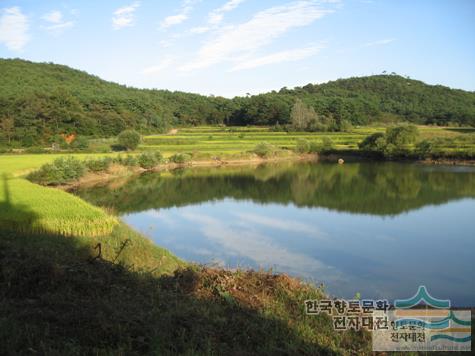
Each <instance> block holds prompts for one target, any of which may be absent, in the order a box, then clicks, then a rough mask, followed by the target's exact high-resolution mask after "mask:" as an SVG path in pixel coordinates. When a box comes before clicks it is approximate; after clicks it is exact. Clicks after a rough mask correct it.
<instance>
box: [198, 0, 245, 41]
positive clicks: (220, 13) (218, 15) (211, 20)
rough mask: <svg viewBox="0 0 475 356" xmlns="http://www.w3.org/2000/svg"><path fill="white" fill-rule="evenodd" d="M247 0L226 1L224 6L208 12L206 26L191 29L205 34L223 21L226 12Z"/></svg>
mask: <svg viewBox="0 0 475 356" xmlns="http://www.w3.org/2000/svg"><path fill="white" fill-rule="evenodd" d="M244 1H246V0H230V1H228V2H226V3H225V4H224V5H223V6H221V7H219V8H217V9H214V10H213V11H211V12H210V13H209V14H208V24H207V25H206V26H199V27H194V28H192V29H191V30H190V33H192V34H198V35H200V34H203V33H206V32H209V31H211V30H215V29H217V28H218V27H219V24H220V23H221V22H222V21H223V18H224V14H225V13H226V12H229V11H232V10H234V9H235V8H236V7H238V6H239V4H241V3H243V2H244Z"/></svg>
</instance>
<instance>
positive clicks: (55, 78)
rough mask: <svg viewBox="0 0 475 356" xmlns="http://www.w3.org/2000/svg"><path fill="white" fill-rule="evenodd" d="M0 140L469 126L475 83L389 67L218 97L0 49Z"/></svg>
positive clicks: (473, 119) (31, 142)
mask: <svg viewBox="0 0 475 356" xmlns="http://www.w3.org/2000/svg"><path fill="white" fill-rule="evenodd" d="M0 74H1V78H2V81H1V84H0V146H1V145H4V146H15V145H18V146H19V145H21V146H35V145H42V144H46V143H50V142H51V141H54V140H55V138H57V136H58V135H67V134H71V133H74V134H77V135H86V136H91V137H110V136H115V135H117V134H118V133H120V132H122V131H123V130H126V129H135V130H137V131H139V132H141V133H151V132H163V131H166V130H168V129H169V128H171V127H174V126H180V125H203V124H220V125H270V126H273V127H274V128H275V129H276V130H279V129H292V130H305V131H344V130H346V129H348V128H349V127H351V125H366V124H370V123H372V122H383V121H386V122H392V121H408V122H412V123H418V124H437V125H447V124H453V125H464V126H467V125H471V126H475V93H473V92H466V91H463V90H455V89H450V88H447V87H443V86H439V85H436V86H433V85H427V84H425V83H423V82H420V81H416V80H412V79H409V78H404V77H402V76H398V75H395V74H391V75H386V74H385V75H375V76H369V77H359V78H349V79H339V80H336V81H333V82H328V83H325V84H308V85H305V86H303V87H296V88H294V89H288V88H282V89H280V90H279V91H272V92H270V93H265V94H260V95H254V96H245V97H235V98H233V99H227V98H223V97H219V96H203V95H198V94H191V93H184V92H177V91H175V92H171V91H168V90H149V89H137V88H132V87H127V86H123V85H119V84H115V83H111V82H107V81H104V80H101V79H100V78H98V77H96V76H93V75H90V74H88V73H86V72H82V71H78V70H74V69H71V68H69V67H67V66H63V65H56V64H52V63H33V62H29V61H24V60H20V59H0Z"/></svg>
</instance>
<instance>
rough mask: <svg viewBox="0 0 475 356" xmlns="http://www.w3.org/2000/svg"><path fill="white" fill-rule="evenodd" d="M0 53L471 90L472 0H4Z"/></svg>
mask: <svg viewBox="0 0 475 356" xmlns="http://www.w3.org/2000/svg"><path fill="white" fill-rule="evenodd" d="M0 57H2V58H15V57H18V58H23V59H28V60H32V61H39V62H54V63H59V64H66V65H68V66H71V67H73V68H77V69H81V70H85V71H87V72H89V73H92V74H95V75H98V76H100V77H101V78H103V79H106V80H110V81H114V82H118V83H121V84H126V85H130V86H136V87H141V88H142V87H146V88H159V89H170V90H182V91H189V92H196V93H201V94H207V95H208V94H214V95H223V96H228V97H229V96H234V95H245V94H246V93H252V94H255V93H259V92H265V91H270V90H273V89H275V90H278V89H280V88H281V87H283V86H287V87H294V86H297V85H298V86H300V85H305V84H307V83H320V82H324V81H328V80H334V79H337V78H343V77H350V76H361V75H370V74H379V73H382V72H383V71H387V72H389V73H390V72H396V73H398V74H401V75H407V76H410V77H411V78H414V79H420V80H423V81H425V82H427V83H431V84H443V85H447V86H450V87H454V88H461V89H466V90H472V91H474V90H475V65H474V64H475V1H472V0H412V1H411V0H392V1H390V0H326V1H325V0H322V1H316V0H302V1H291V0H176V1H171V0H170V1H166V0H162V1H152V0H141V1H124V0H122V1H97V0H96V1H92V0H83V1H73V0H63V1H48V0H45V1H36V0H0Z"/></svg>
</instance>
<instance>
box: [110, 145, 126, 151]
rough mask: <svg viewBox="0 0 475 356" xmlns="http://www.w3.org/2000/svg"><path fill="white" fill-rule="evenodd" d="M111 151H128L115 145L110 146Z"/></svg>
mask: <svg viewBox="0 0 475 356" xmlns="http://www.w3.org/2000/svg"><path fill="white" fill-rule="evenodd" d="M110 149H111V150H112V151H114V152H120V151H127V147H125V146H122V145H119V144H117V143H114V144H112V145H110Z"/></svg>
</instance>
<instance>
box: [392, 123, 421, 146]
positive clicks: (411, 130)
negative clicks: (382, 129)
mask: <svg viewBox="0 0 475 356" xmlns="http://www.w3.org/2000/svg"><path fill="white" fill-rule="evenodd" d="M418 136H419V129H418V128H417V127H416V126H414V125H401V126H395V127H389V128H388V129H387V130H386V142H387V143H388V144H389V143H390V144H393V145H394V146H396V148H403V147H404V146H405V145H409V144H412V143H414V142H415V141H416V139H417V137H418Z"/></svg>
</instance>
